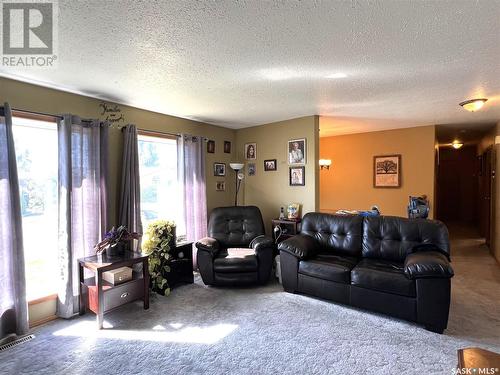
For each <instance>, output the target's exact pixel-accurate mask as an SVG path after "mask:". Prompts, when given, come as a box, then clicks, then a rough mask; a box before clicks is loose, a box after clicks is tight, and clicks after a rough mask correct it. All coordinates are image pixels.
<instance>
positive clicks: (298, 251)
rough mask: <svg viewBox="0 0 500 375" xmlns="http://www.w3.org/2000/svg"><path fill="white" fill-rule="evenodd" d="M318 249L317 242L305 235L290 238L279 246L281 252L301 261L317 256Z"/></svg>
mask: <svg viewBox="0 0 500 375" xmlns="http://www.w3.org/2000/svg"><path fill="white" fill-rule="evenodd" d="M316 248H317V244H316V240H315V239H314V238H313V237H311V236H304V235H298V236H293V237H290V238H288V239H286V240H285V241H283V242H280V244H279V245H278V250H279V251H280V252H282V251H284V252H286V253H289V254H291V255H293V256H295V257H297V258H299V259H301V260H302V259H306V258H310V257H313V256H314V255H316Z"/></svg>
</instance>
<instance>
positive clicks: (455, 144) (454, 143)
mask: <svg viewBox="0 0 500 375" xmlns="http://www.w3.org/2000/svg"><path fill="white" fill-rule="evenodd" d="M463 145H464V144H463V143H462V142H460V141H457V140H456V139H455V140H454V141H453V142H452V143H451V147H453V148H454V149H455V150H458V149H459V148H461V147H462V146H463Z"/></svg>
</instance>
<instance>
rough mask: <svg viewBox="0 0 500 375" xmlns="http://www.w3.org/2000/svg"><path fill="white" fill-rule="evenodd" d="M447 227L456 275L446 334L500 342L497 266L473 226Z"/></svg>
mask: <svg viewBox="0 0 500 375" xmlns="http://www.w3.org/2000/svg"><path fill="white" fill-rule="evenodd" d="M448 228H449V230H450V236H451V239H452V241H451V249H452V254H451V256H452V266H453V269H454V270H455V277H454V278H453V279H452V289H451V290H452V300H451V309H450V319H449V322H448V329H447V330H446V335H450V336H456V337H461V338H467V339H471V340H474V339H477V340H478V341H481V342H490V343H492V344H495V345H500V266H499V264H498V263H497V261H496V260H495V259H494V258H493V257H492V256H491V254H490V252H489V250H488V248H487V247H486V246H485V245H484V239H481V238H479V235H478V233H477V231H476V230H474V229H472V228H470V227H467V226H464V225H460V224H450V223H448Z"/></svg>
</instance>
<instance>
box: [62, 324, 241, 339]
mask: <svg viewBox="0 0 500 375" xmlns="http://www.w3.org/2000/svg"><path fill="white" fill-rule="evenodd" d="M176 326H179V325H176ZM180 326H181V327H182V324H181V325H180ZM158 328H159V327H158V326H155V327H153V329H152V330H145V331H141V330H122V329H102V330H98V329H97V328H96V326H95V322H93V321H92V322H91V321H85V322H78V323H75V324H72V325H70V326H68V327H66V328H63V329H61V330H58V331H55V332H54V333H53V335H54V336H74V337H84V338H93V339H116V340H130V341H153V342H174V343H186V344H215V343H217V342H219V341H220V340H222V339H224V338H225V337H227V336H229V335H230V334H231V333H232V332H233V331H235V330H236V329H237V328H238V326H237V325H235V324H215V325H212V326H207V327H196V326H194V327H190V326H186V327H185V328H180V327H179V328H178V329H176V328H174V327H172V328H173V329H172V330H167V329H166V328H164V329H158ZM162 328H163V327H162Z"/></svg>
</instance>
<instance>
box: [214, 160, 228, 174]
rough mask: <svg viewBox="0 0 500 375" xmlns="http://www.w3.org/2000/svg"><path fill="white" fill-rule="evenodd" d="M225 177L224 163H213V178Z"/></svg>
mask: <svg viewBox="0 0 500 375" xmlns="http://www.w3.org/2000/svg"><path fill="white" fill-rule="evenodd" d="M225 175H226V163H214V176H225Z"/></svg>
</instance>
